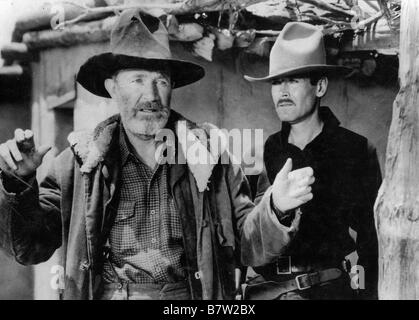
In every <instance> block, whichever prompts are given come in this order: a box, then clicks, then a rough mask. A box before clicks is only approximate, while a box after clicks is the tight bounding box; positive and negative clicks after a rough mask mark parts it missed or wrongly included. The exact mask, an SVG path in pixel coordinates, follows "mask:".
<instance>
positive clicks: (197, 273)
mask: <svg viewBox="0 0 419 320" xmlns="http://www.w3.org/2000/svg"><path fill="white" fill-rule="evenodd" d="M195 279H197V280H199V279H201V271H197V272H195Z"/></svg>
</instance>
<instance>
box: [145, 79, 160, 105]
mask: <svg viewBox="0 0 419 320" xmlns="http://www.w3.org/2000/svg"><path fill="white" fill-rule="evenodd" d="M143 97H144V98H145V99H147V100H148V101H157V100H159V90H158V88H157V85H156V84H155V83H153V82H151V83H149V85H148V86H147V87H146V89H145V90H144V94H143Z"/></svg>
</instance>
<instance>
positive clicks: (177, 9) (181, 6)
mask: <svg viewBox="0 0 419 320" xmlns="http://www.w3.org/2000/svg"><path fill="white" fill-rule="evenodd" d="M263 1H264V0H237V1H235V2H234V4H231V6H234V7H235V8H237V9H240V8H244V7H247V6H250V5H252V4H255V3H259V2H263ZM65 3H66V4H70V5H74V6H76V7H79V8H82V9H83V10H84V12H83V13H82V14H81V15H80V16H78V17H76V18H74V19H72V20H68V21H64V22H62V23H60V24H59V25H57V29H59V28H63V27H66V26H69V25H72V24H75V23H77V22H79V21H80V20H82V19H84V18H85V17H86V16H89V15H91V14H103V13H114V12H118V11H123V10H128V9H142V10H144V11H152V10H158V11H159V13H161V14H171V15H182V14H187V13H191V12H194V13H198V12H205V11H220V10H223V9H224V8H225V5H226V2H225V1H220V0H215V1H212V2H210V3H208V4H207V5H201V6H198V5H196V4H194V3H193V2H191V1H186V2H181V3H173V4H162V3H157V4H152V3H142V4H136V5H116V6H108V7H95V8H90V7H86V6H83V5H80V4H78V3H75V2H72V1H65Z"/></svg>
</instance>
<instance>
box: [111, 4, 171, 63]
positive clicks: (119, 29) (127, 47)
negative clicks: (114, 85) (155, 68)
mask: <svg viewBox="0 0 419 320" xmlns="http://www.w3.org/2000/svg"><path fill="white" fill-rule="evenodd" d="M110 47H111V52H112V53H113V54H121V55H127V56H134V57H138V58H146V59H171V58H172V54H171V52H170V46H169V35H168V32H167V30H166V28H165V27H164V25H163V23H162V22H161V21H160V20H159V19H158V18H156V17H153V16H150V15H148V14H145V13H141V12H140V11H139V10H138V9H132V10H126V11H124V12H123V13H122V14H121V16H120V17H119V19H118V21H117V22H116V24H115V26H114V28H113V29H112V32H111V39H110Z"/></svg>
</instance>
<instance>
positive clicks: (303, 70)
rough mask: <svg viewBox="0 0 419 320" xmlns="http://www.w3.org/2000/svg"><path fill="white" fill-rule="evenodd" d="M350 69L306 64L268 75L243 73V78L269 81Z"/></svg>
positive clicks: (334, 72)
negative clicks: (260, 75)
mask: <svg viewBox="0 0 419 320" xmlns="http://www.w3.org/2000/svg"><path fill="white" fill-rule="evenodd" d="M351 71H352V69H351V68H348V67H342V66H335V65H328V64H312V65H306V66H303V67H299V68H290V69H285V70H283V71H281V72H279V73H275V74H272V75H268V76H266V77H262V78H255V77H250V76H247V75H245V76H244V78H245V79H246V80H247V81H250V82H271V81H272V80H275V79H278V78H282V77H288V76H295V75H302V74H307V73H311V72H320V73H322V74H325V75H338V76H345V75H347V74H348V73H350V72H351Z"/></svg>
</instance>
